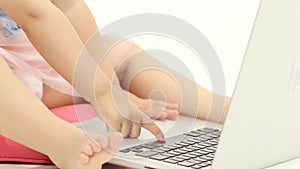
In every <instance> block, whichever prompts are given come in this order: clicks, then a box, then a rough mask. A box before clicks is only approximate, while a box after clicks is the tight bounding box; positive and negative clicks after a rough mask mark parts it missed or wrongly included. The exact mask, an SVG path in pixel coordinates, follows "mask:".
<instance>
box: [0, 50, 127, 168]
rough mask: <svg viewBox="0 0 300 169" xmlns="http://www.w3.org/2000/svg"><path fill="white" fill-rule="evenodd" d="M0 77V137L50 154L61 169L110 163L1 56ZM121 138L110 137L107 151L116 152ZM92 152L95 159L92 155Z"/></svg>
mask: <svg viewBox="0 0 300 169" xmlns="http://www.w3.org/2000/svg"><path fill="white" fill-rule="evenodd" d="M0 77H2V80H1V83H0V93H1V97H0V107H1V110H0V134H1V135H4V136H6V137H8V138H10V139H12V140H14V141H16V142H18V143H21V144H23V145H25V146H27V147H30V148H32V149H34V150H36V151H39V152H41V153H44V154H46V155H48V156H49V157H50V158H51V159H52V160H53V162H54V163H55V164H56V165H57V166H59V167H61V168H66V169H77V168H83V169H85V168H86V169H93V168H95V169H98V168H99V166H100V165H101V164H103V163H104V162H106V161H107V160H108V159H107V157H104V156H106V155H107V153H106V152H105V151H100V152H99V149H97V144H96V143H94V142H91V141H90V139H89V138H88V137H87V136H86V134H85V133H83V131H82V130H80V129H78V128H76V127H74V126H73V125H72V124H70V123H67V122H65V121H63V120H61V119H59V118H58V117H56V116H55V115H53V114H52V113H51V112H50V111H49V109H48V108H47V107H46V106H45V105H44V104H43V103H42V102H41V101H40V100H39V99H38V98H37V97H36V96H35V95H34V94H33V93H32V92H31V91H30V90H29V88H28V87H27V86H25V85H24V84H23V83H22V82H21V81H20V80H19V79H18V78H17V77H16V76H15V75H14V74H13V72H12V71H11V70H10V68H9V67H8V65H7V64H6V62H5V61H4V59H3V57H2V56H0ZM121 139H122V137H121V136H120V135H111V136H110V135H109V136H108V142H109V144H108V148H111V149H112V150H115V149H116V147H118V145H119V144H120V141H121ZM89 146H91V148H92V150H93V151H90V150H89ZM91 152H92V155H93V156H89V155H90V154H91ZM97 152H98V153H97ZM94 154H95V157H94ZM86 157H89V158H86ZM108 157H109V158H111V156H108ZM81 160H82V161H81ZM92 164H93V165H92ZM85 166H88V167H85ZM89 166H91V167H89ZM84 167H85V168H84Z"/></svg>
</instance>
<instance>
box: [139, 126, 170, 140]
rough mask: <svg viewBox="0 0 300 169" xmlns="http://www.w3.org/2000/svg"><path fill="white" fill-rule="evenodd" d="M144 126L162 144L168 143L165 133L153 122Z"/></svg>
mask: <svg viewBox="0 0 300 169" xmlns="http://www.w3.org/2000/svg"><path fill="white" fill-rule="evenodd" d="M142 126H143V127H144V128H145V129H146V130H148V131H150V132H151V133H152V134H153V135H154V136H155V137H156V138H157V140H159V141H161V142H166V139H165V136H164V133H163V132H162V130H161V129H160V128H159V127H158V126H157V125H156V124H155V123H154V122H153V121H152V122H147V123H143V124H142Z"/></svg>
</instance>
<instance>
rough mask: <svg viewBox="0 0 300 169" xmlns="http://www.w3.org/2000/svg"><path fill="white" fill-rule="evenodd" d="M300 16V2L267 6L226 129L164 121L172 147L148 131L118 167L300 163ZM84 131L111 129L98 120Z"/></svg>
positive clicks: (226, 168)
mask: <svg viewBox="0 0 300 169" xmlns="http://www.w3.org/2000/svg"><path fill="white" fill-rule="evenodd" d="M299 8H300V1H299V0H262V2H261V4H260V8H259V12H258V15H257V18H256V21H255V24H254V28H253V32H252V35H251V38H250V40H249V44H248V49H247V52H246V55H245V58H244V61H243V65H242V69H241V71H240V74H239V79H238V82H237V85H236V88H235V91H234V95H233V98H232V102H231V105H230V109H229V112H228V116H227V117H226V121H225V125H224V126H221V125H219V124H215V123H211V122H207V121H201V120H195V119H193V118H190V117H185V116H179V118H178V119H177V121H176V122H175V121H171V120H170V121H168V120H166V121H157V124H158V125H159V126H160V127H161V128H162V129H163V131H166V135H167V141H166V143H161V142H158V141H156V140H155V139H154V138H153V136H152V135H151V134H150V133H149V132H147V131H145V130H143V131H142V135H141V137H139V139H130V138H128V139H125V141H124V142H123V144H122V146H121V149H120V151H119V153H118V154H117V155H116V156H115V157H114V158H113V159H112V160H111V161H110V163H112V164H117V165H121V166H126V167H132V168H166V169H169V168H170V169H171V168H172V169H173V168H174V169H175V168H178V169H180V168H182V169H183V168H213V169H235V168H236V169H241V168H243V169H247V168H249V169H253V168H266V167H270V166H272V165H276V164H279V163H282V162H285V161H288V160H291V159H294V158H298V157H300V135H299V131H300V123H299V120H300V10H299ZM186 124H189V125H188V127H187V125H186ZM82 125H84V128H85V130H89V132H92V131H97V130H99V129H100V128H105V125H104V124H101V122H99V120H97V119H92V120H89V121H86V122H83V123H82ZM101 125H102V126H101ZM190 126H192V127H190ZM170 128H172V129H170ZM187 130H188V131H187ZM167 131H168V132H167Z"/></svg>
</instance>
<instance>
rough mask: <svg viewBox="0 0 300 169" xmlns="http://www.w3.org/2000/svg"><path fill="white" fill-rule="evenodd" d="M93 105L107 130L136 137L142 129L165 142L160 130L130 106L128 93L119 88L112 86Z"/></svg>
mask: <svg viewBox="0 0 300 169" xmlns="http://www.w3.org/2000/svg"><path fill="white" fill-rule="evenodd" d="M93 105H94V107H95V108H96V110H97V112H98V114H99V115H100V117H101V118H102V119H103V120H104V121H105V122H106V123H107V125H108V126H109V128H110V129H113V130H115V131H118V132H121V133H122V134H123V135H124V136H125V137H138V136H139V135H140V132H141V127H143V128H145V129H147V130H149V131H150V132H151V133H152V134H153V135H155V136H156V138H157V139H158V140H160V141H165V139H164V135H163V132H162V131H161V129H160V128H159V127H158V126H157V125H156V124H155V123H154V122H153V121H152V120H151V118H150V117H149V116H147V115H146V114H145V113H143V112H141V111H140V110H138V109H137V108H136V107H135V106H133V105H132V104H131V101H130V97H129V94H128V92H126V91H124V90H123V89H121V87H120V86H117V85H113V86H112V89H111V90H110V91H107V92H106V93H103V94H101V95H99V96H97V97H96V103H93Z"/></svg>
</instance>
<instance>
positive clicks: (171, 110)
mask: <svg viewBox="0 0 300 169" xmlns="http://www.w3.org/2000/svg"><path fill="white" fill-rule="evenodd" d="M106 38H107V39H109V38H110V37H109V36H107V37H106ZM132 45H133V43H132V42H129V41H124V42H122V43H119V44H117V45H115V46H114V47H113V48H111V49H110V50H109V52H108V53H107V54H106V55H105V57H104V58H103V60H101V62H100V66H101V68H102V70H103V71H104V72H105V74H106V75H107V76H108V77H109V78H110V79H111V80H112V81H113V83H114V84H115V85H122V84H120V81H119V80H120V79H123V74H124V73H125V72H122V70H123V69H122V70H120V69H118V66H119V65H120V64H121V63H122V61H123V60H124V59H126V58H127V57H129V54H130V52H131V51H130V49H131V46H132ZM116 71H118V73H116ZM124 93H125V92H124ZM135 94H136V93H131V92H128V91H127V90H126V95H127V96H128V98H129V100H130V101H131V103H132V106H133V109H139V110H140V111H142V112H144V113H146V114H147V115H148V116H150V117H152V118H155V119H165V118H170V119H175V118H176V117H177V116H178V114H179V111H178V108H179V107H178V105H177V104H174V103H172V102H165V101H162V100H160V99H158V98H152V97H143V98H140V97H138V96H136V95H135Z"/></svg>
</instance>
